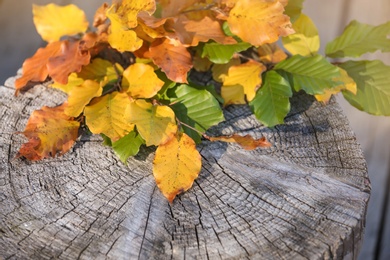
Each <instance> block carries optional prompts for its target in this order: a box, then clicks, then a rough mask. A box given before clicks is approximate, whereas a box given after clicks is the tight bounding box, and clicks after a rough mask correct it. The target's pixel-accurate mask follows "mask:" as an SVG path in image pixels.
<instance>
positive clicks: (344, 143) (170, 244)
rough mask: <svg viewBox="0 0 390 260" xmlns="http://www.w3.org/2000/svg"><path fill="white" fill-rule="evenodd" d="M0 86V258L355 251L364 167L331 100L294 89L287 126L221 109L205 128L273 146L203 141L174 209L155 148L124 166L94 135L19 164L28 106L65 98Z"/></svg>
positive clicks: (311, 255) (301, 255)
mask: <svg viewBox="0 0 390 260" xmlns="http://www.w3.org/2000/svg"><path fill="white" fill-rule="evenodd" d="M13 83H14V79H10V80H8V81H7V82H6V86H5V87H0V118H1V126H0V133H1V135H0V258H4V259H49V258H58V259H78V258H79V259H137V258H139V259H184V258H188V259H323V258H325V259H341V258H356V257H357V253H358V251H359V246H360V243H361V241H362V236H363V230H364V223H365V213H366V212H365V211H366V207H367V201H368V198H369V193H370V184H369V180H368V176H367V170H366V164H365V160H364V158H363V155H362V152H361V150H360V147H359V145H358V144H357V143H356V139H355V137H354V135H353V133H352V132H351V130H350V128H349V126H348V123H347V119H346V118H345V116H344V115H343V114H342V111H341V109H340V107H339V106H338V104H337V103H336V102H335V101H334V100H332V101H331V102H330V104H329V105H328V106H324V105H321V104H319V103H317V102H315V101H314V100H313V99H312V98H311V97H309V96H307V95H304V94H297V95H295V96H294V98H292V100H291V101H292V111H291V113H290V114H289V115H288V117H287V119H286V124H284V125H280V126H277V127H275V128H273V129H269V128H266V127H264V126H262V125H261V124H260V123H258V121H257V120H256V119H255V117H254V116H253V115H252V114H251V112H250V110H249V109H248V108H247V107H246V106H231V107H228V108H227V109H226V112H225V116H226V119H227V121H226V122H225V123H222V124H220V125H219V126H218V127H215V128H213V129H211V130H210V134H221V133H222V134H225V135H226V134H233V133H239V134H243V135H244V134H251V135H253V136H254V137H261V136H262V135H264V136H265V137H266V138H267V139H268V140H269V141H270V142H271V143H272V144H273V147H272V148H270V149H258V150H255V151H251V152H248V151H243V150H242V149H240V148H239V147H238V146H236V145H234V144H232V145H227V144H224V143H210V142H206V141H204V142H203V143H202V144H201V145H200V146H199V150H200V151H201V154H202V157H203V169H202V171H201V173H200V176H199V178H198V179H197V180H196V181H195V183H194V186H193V187H192V188H191V189H190V190H189V191H188V192H186V193H184V194H182V195H179V196H178V197H177V198H176V199H175V201H174V202H173V204H169V203H168V202H167V200H166V199H165V198H164V197H163V196H162V194H161V193H160V191H159V190H158V188H156V185H155V182H154V178H153V175H152V159H153V154H154V151H153V149H146V148H145V149H142V151H141V153H140V154H139V155H138V156H136V157H135V158H131V159H130V160H129V162H128V165H124V164H122V163H121V162H120V161H119V160H118V158H116V156H115V155H114V154H113V152H112V151H111V149H110V148H109V147H105V146H103V145H102V144H101V139H100V137H98V136H83V137H82V138H81V139H80V140H79V141H78V142H77V144H76V145H75V146H74V148H73V149H72V150H71V151H70V152H69V153H67V154H66V155H64V156H61V157H57V158H54V159H47V160H43V161H40V162H29V161H26V160H24V159H20V158H19V159H15V158H14V157H15V155H16V153H17V151H18V149H19V148H20V146H21V144H22V143H23V142H24V141H25V139H24V137H23V136H22V135H20V134H18V133H17V132H18V131H23V129H24V127H25V124H26V122H27V119H28V117H29V115H30V114H31V112H32V111H33V110H35V109H39V108H40V107H41V106H43V105H49V106H55V105H58V104H60V103H62V101H63V100H64V99H65V96H64V94H61V93H60V92H58V91H55V90H53V89H48V88H46V87H44V86H35V87H34V88H33V89H31V90H30V91H28V92H27V93H25V94H20V95H19V96H18V97H15V96H14V89H13Z"/></svg>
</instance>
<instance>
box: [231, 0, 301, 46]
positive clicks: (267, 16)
mask: <svg viewBox="0 0 390 260" xmlns="http://www.w3.org/2000/svg"><path fill="white" fill-rule="evenodd" d="M283 12H284V7H283V5H282V4H281V3H280V2H279V1H277V0H238V1H237V2H236V4H235V6H234V7H233V9H232V10H231V11H230V13H229V17H228V19H227V22H228V24H229V27H230V30H231V32H232V33H234V34H236V35H237V36H238V37H240V38H241V39H242V40H243V41H246V42H249V43H250V44H252V45H254V46H259V45H262V44H264V43H273V42H276V41H277V40H278V39H279V36H286V35H289V34H291V33H293V32H294V30H293V29H292V27H291V23H290V18H289V17H288V16H286V15H284V14H283Z"/></svg>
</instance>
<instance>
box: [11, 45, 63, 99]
mask: <svg viewBox="0 0 390 260" xmlns="http://www.w3.org/2000/svg"><path fill="white" fill-rule="evenodd" d="M61 45H62V43H61V42H53V43H49V44H48V45H47V46H46V47H44V48H39V49H38V50H37V52H36V53H35V54H34V56H32V57H31V58H28V59H26V60H25V61H24V63H23V74H22V77H20V78H18V79H16V81H15V88H16V91H15V94H16V95H17V94H18V92H19V91H20V90H22V89H23V88H24V87H25V86H26V85H27V83H28V82H29V81H33V82H40V81H44V80H45V79H46V78H47V76H48V74H49V72H48V70H47V67H46V65H47V63H48V61H49V59H50V58H51V57H53V56H56V55H57V54H59V53H60V52H61Z"/></svg>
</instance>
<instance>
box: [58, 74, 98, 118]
mask: <svg viewBox="0 0 390 260" xmlns="http://www.w3.org/2000/svg"><path fill="white" fill-rule="evenodd" d="M102 92H103V88H102V87H101V86H100V85H99V83H97V82H96V81H93V80H89V79H88V80H86V81H84V82H83V83H82V84H81V85H79V86H75V87H73V88H72V90H71V91H70V92H69V97H68V106H67V107H66V108H65V111H64V112H65V114H66V115H68V116H73V117H78V116H79V115H80V114H81V113H82V112H83V110H84V108H85V106H86V105H88V103H89V102H90V101H91V99H92V98H94V97H99V96H101V95H102Z"/></svg>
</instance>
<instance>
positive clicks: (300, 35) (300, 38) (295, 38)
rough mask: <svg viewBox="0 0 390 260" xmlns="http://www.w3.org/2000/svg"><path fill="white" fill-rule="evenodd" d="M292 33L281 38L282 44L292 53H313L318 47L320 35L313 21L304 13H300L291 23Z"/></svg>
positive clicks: (308, 54)
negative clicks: (293, 31)
mask: <svg viewBox="0 0 390 260" xmlns="http://www.w3.org/2000/svg"><path fill="white" fill-rule="evenodd" d="M293 29H294V30H295V33H294V34H290V35H288V36H286V37H283V38H282V42H283V46H284V48H286V49H287V50H288V51H289V52H290V53H291V54H292V55H295V54H300V55H302V56H310V55H314V54H316V53H317V52H318V49H319V48H320V37H319V35H318V30H317V27H316V26H315V24H314V23H313V21H312V20H311V19H310V17H308V16H307V15H305V14H301V15H300V16H299V18H298V19H297V20H296V21H295V22H294V23H293Z"/></svg>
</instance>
